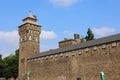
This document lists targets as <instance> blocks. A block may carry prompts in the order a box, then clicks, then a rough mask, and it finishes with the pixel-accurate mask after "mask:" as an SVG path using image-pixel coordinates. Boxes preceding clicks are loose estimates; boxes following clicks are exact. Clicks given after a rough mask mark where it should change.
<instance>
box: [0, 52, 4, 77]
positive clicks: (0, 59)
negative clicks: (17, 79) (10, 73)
mask: <svg viewBox="0 0 120 80" xmlns="http://www.w3.org/2000/svg"><path fill="white" fill-rule="evenodd" d="M3 69H4V66H3V60H2V55H1V54H0V77H3Z"/></svg>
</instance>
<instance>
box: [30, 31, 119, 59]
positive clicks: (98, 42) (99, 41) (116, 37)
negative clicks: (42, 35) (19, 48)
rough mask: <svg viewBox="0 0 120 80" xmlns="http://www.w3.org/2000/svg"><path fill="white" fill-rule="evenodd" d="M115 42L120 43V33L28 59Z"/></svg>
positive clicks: (42, 53)
mask: <svg viewBox="0 0 120 80" xmlns="http://www.w3.org/2000/svg"><path fill="white" fill-rule="evenodd" d="M114 41H120V33H119V34H115V35H111V36H107V37H103V38H99V39H94V40H91V41H87V42H84V43H80V44H77V45H73V46H69V47H65V48H58V49H54V50H50V51H45V52H41V53H40V54H38V55H32V56H30V57H28V59H34V58H39V57H44V56H49V55H55V54H59V53H64V52H68V51H72V50H77V49H83V48H86V47H91V46H96V45H101V44H106V43H110V42H114Z"/></svg>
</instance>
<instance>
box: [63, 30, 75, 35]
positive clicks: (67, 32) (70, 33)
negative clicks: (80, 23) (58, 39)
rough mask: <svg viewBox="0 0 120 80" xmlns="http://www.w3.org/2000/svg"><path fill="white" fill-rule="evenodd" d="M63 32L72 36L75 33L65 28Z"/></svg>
mask: <svg viewBox="0 0 120 80" xmlns="http://www.w3.org/2000/svg"><path fill="white" fill-rule="evenodd" d="M63 34H65V35H68V36H71V35H73V34H74V32H72V31H69V30H65V31H64V32H63Z"/></svg>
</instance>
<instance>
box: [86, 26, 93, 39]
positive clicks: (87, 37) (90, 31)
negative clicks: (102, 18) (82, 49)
mask: <svg viewBox="0 0 120 80" xmlns="http://www.w3.org/2000/svg"><path fill="white" fill-rule="evenodd" d="M85 39H86V41H89V40H93V39H94V34H93V32H92V30H91V29H90V28H88V30H87V35H86V37H85Z"/></svg>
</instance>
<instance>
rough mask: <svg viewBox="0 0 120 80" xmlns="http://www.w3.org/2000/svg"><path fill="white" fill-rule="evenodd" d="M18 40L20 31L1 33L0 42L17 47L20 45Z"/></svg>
mask: <svg viewBox="0 0 120 80" xmlns="http://www.w3.org/2000/svg"><path fill="white" fill-rule="evenodd" d="M18 39H19V36H18V31H9V32H5V31H0V40H1V41H2V42H5V43H6V44H8V45H11V46H15V45H16V44H18Z"/></svg>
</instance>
